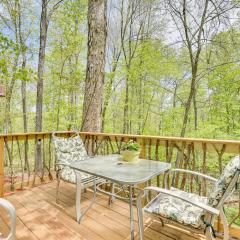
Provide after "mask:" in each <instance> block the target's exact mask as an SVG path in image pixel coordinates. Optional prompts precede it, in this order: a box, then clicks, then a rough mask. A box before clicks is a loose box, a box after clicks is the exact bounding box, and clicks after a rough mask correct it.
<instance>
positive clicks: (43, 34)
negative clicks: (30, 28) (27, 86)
mask: <svg viewBox="0 0 240 240" xmlns="http://www.w3.org/2000/svg"><path fill="white" fill-rule="evenodd" d="M47 3H48V1H47V0H42V12H41V20H40V46H39V58H38V81H37V100H36V132H41V131H42V105H43V73H44V64H45V49H46V40H47V29H48V20H47ZM41 159H42V158H41V144H40V142H37V144H36V166H35V167H36V170H40V169H42V160H41Z"/></svg>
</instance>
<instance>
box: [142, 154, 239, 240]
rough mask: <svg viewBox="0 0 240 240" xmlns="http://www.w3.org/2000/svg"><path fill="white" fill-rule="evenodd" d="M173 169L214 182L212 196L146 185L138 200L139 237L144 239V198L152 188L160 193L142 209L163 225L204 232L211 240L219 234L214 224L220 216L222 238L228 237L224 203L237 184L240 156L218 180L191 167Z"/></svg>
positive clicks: (226, 168)
mask: <svg viewBox="0 0 240 240" xmlns="http://www.w3.org/2000/svg"><path fill="white" fill-rule="evenodd" d="M171 172H172V173H176V172H183V173H185V174H192V175H195V176H198V177H201V178H203V179H205V180H209V181H211V182H213V183H214V186H213V188H212V189H211V192H210V196H209V197H203V196H199V195H197V194H194V193H188V192H184V191H182V190H178V189H176V188H173V187H171V188H170V189H169V190H168V189H163V188H158V187H154V186H150V187H146V188H145V189H144V190H142V191H141V192H140V193H139V195H138V199H137V208H138V224H139V234H140V240H143V239H144V228H143V219H142V206H141V199H142V197H143V196H144V195H145V194H147V193H149V191H155V192H156V193H158V195H157V196H156V197H155V198H154V199H153V200H151V201H150V202H149V203H148V204H147V205H146V206H145V207H144V208H143V210H144V211H145V212H147V213H150V214H151V216H154V217H157V218H158V219H160V220H161V222H162V224H163V225H164V222H168V223H171V224H174V225H176V226H178V227H179V228H187V229H188V230H191V231H194V232H197V233H203V234H204V235H205V236H206V238H207V240H212V239H213V238H214V237H215V235H216V234H215V231H214V227H213V226H214V222H215V219H216V217H217V216H218V215H220V218H221V221H222V224H223V230H224V236H223V239H224V240H228V239H229V229H228V222H227V219H226V216H225V214H224V208H223V205H224V202H225V200H226V199H227V198H228V197H229V196H230V195H231V194H232V193H233V192H234V190H235V187H236V185H237V181H238V178H239V173H240V156H237V157H234V158H233V159H232V160H231V161H230V162H229V164H228V165H227V166H226V167H225V169H224V171H223V173H222V174H221V176H220V178H219V179H218V180H217V179H215V178H213V177H210V176H206V175H204V174H201V173H197V172H193V171H189V170H183V169H173V170H171V171H170V172H169V173H171ZM169 173H168V174H167V175H166V177H165V186H167V181H168V175H169Z"/></svg>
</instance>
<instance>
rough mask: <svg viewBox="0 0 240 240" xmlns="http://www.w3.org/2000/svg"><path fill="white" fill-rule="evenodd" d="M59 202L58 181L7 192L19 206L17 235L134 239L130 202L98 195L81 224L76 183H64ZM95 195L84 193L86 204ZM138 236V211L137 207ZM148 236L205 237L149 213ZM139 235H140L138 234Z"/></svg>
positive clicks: (71, 239) (164, 238) (24, 239)
mask: <svg viewBox="0 0 240 240" xmlns="http://www.w3.org/2000/svg"><path fill="white" fill-rule="evenodd" d="M60 191H61V192H60V195H59V204H56V201H55V192H56V182H52V183H48V184H43V185H40V186H38V187H34V188H31V189H28V190H24V191H18V192H16V193H14V194H11V195H7V196H6V198H7V199H8V200H9V201H10V202H11V203H12V204H14V206H15V208H16V210H17V216H18V217H17V239H22V240H28V239H29V240H30V239H31V240H32V239H34V240H35V239H48V240H53V239H54V240H55V239H58V240H61V239H62V240H65V239H66V240H77V239H81V240H82V239H85V240H121V239H130V231H129V209H128V208H129V206H128V204H127V203H125V202H123V201H121V200H115V201H114V203H113V204H112V205H111V206H109V205H108V197H107V196H105V195H102V194H98V195H97V201H96V203H95V204H94V205H93V208H92V209H91V210H90V211H89V212H88V213H87V215H86V216H85V217H84V218H83V219H82V221H81V224H80V225H79V224H78V223H77V222H76V221H75V186H74V185H71V184H67V183H61V187H60ZM91 197H92V192H91V190H88V191H87V192H86V193H83V194H82V207H83V208H84V207H86V206H87V205H88V203H89V200H90V199H91ZM134 220H135V232H136V236H137V232H138V228H137V215H136V209H134ZM145 225H146V228H145V239H147V240H158V239H159V240H160V239H161V240H171V239H176V240H177V239H180V240H191V239H205V238H204V237H202V236H198V235H193V234H192V233H190V232H187V231H183V230H179V229H177V228H175V227H172V226H168V225H167V226H165V227H164V228H163V227H161V224H160V223H157V222H153V221H151V219H150V218H148V217H147V216H145ZM136 239H138V236H137V237H136Z"/></svg>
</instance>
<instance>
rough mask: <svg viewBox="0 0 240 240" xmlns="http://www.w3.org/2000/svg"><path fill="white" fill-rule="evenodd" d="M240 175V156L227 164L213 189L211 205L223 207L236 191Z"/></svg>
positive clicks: (210, 198)
mask: <svg viewBox="0 0 240 240" xmlns="http://www.w3.org/2000/svg"><path fill="white" fill-rule="evenodd" d="M239 173H240V156H236V157H234V158H233V159H231V161H230V162H229V163H228V164H227V166H226V167H225V169H224V171H223V173H222V174H221V176H220V178H219V179H218V181H217V182H216V183H215V186H214V187H213V189H212V191H211V194H210V197H209V204H210V205H211V206H213V207H221V206H222V205H223V203H224V201H225V200H226V199H227V198H228V197H229V196H230V195H231V193H232V192H233V191H234V189H235V186H236V183H237V181H238V178H239Z"/></svg>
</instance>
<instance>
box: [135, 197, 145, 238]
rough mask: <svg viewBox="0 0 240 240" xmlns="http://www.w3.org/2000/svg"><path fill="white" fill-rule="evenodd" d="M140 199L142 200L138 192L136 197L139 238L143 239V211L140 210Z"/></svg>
mask: <svg viewBox="0 0 240 240" xmlns="http://www.w3.org/2000/svg"><path fill="white" fill-rule="evenodd" d="M141 200H142V198H141V194H139V196H138V198H137V213H138V229H139V240H144V226H143V211H142V201H141Z"/></svg>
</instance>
